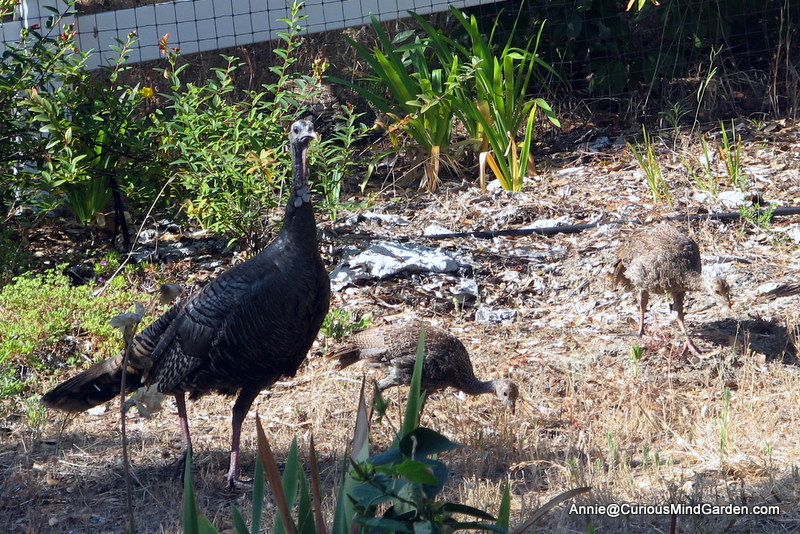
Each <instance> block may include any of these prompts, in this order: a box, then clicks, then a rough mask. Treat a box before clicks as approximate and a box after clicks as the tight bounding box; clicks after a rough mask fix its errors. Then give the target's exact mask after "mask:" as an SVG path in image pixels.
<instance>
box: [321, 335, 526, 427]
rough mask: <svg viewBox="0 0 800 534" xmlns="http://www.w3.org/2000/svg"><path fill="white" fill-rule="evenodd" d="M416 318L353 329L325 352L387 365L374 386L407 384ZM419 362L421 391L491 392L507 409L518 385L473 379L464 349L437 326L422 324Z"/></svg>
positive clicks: (344, 360)
mask: <svg viewBox="0 0 800 534" xmlns="http://www.w3.org/2000/svg"><path fill="white" fill-rule="evenodd" d="M420 326H421V323H419V322H416V321H410V322H403V323H398V324H391V325H386V326H378V327H373V328H368V329H366V330H362V331H361V332H357V333H355V334H353V335H352V336H350V337H349V338H348V339H347V342H346V343H345V344H343V345H341V346H339V347H338V348H336V349H335V350H334V351H332V353H331V354H330V356H331V357H333V358H337V359H338V360H339V365H340V367H347V366H348V365H351V364H353V363H355V362H357V361H359V360H367V361H369V362H370V363H371V364H373V365H379V366H381V367H385V368H387V369H388V371H389V374H388V376H387V377H385V378H383V379H381V380H378V382H377V384H378V389H380V390H381V391H383V390H384V389H386V388H389V387H392V386H398V385H404V384H406V385H407V384H410V383H411V376H412V374H413V372H414V363H415V362H416V354H417V345H418V343H419V331H420ZM424 326H425V362H424V365H423V369H422V387H423V388H424V389H427V390H435V389H442V388H445V387H448V386H449V387H453V388H456V389H459V390H461V391H463V392H464V393H468V394H471V395H477V394H481V393H494V394H495V395H496V396H497V397H498V398H499V399H500V400H502V401H503V402H505V403H506V404H508V405H509V406H510V407H511V409H512V411H513V409H514V406H515V404H516V400H517V397H518V396H519V390H518V388H517V386H516V384H514V383H513V382H511V381H509V380H505V379H501V380H486V381H483V380H479V379H478V378H477V377H476V376H475V373H474V371H473V368H472V362H471V361H470V358H469V353H468V352H467V349H466V348H465V347H464V344H463V343H461V341H460V340H459V339H458V338H457V337H456V336H454V335H453V334H451V333H450V332H448V331H447V330H444V329H442V328H438V327H435V326H431V325H428V324H425V325H424Z"/></svg>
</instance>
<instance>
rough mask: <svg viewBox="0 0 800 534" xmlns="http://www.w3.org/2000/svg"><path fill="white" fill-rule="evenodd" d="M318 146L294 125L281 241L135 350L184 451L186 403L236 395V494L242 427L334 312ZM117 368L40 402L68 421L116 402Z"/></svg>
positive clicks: (116, 363) (138, 380)
mask: <svg viewBox="0 0 800 534" xmlns="http://www.w3.org/2000/svg"><path fill="white" fill-rule="evenodd" d="M314 137H316V134H315V133H314V127H313V125H312V124H311V123H310V122H308V121H297V122H295V123H294V124H292V126H291V130H290V134H289V139H290V146H291V149H292V161H293V173H294V188H293V191H292V195H291V196H290V198H289V202H288V203H287V206H286V212H285V216H284V222H283V227H282V229H281V232H280V234H279V235H278V237H277V238H276V239H275V240H274V241H273V242H272V243H270V245H269V246H268V247H267V248H266V249H265V250H263V251H262V252H260V253H259V254H257V255H256V256H254V257H253V258H251V259H250V260H248V261H246V262H244V263H241V264H239V265H236V266H234V267H232V268H231V269H229V270H228V271H226V272H224V273H222V274H221V275H220V276H219V277H217V278H216V279H215V280H213V281H212V282H210V283H209V284H208V285H206V286H205V287H203V289H202V290H201V291H199V292H197V293H196V294H194V295H193V296H191V297H189V298H187V299H186V300H185V301H183V302H181V303H179V304H177V305H175V306H173V307H172V308H171V309H170V310H169V311H167V312H166V313H165V314H164V315H163V316H162V317H161V318H160V319H159V320H157V321H156V322H155V323H153V324H152V325H150V326H149V327H147V328H146V329H144V330H143V331H142V332H141V333H140V334H139V335H137V336H136V338H135V339H134V341H133V346H132V352H133V355H134V356H136V358H135V359H134V361H140V362H147V365H142V366H141V368H139V369H132V371H133V373H132V374H131V376H130V377H129V379H128V380H129V383H132V385H133V386H138V385H141V384H145V385H157V387H158V390H159V391H160V392H162V393H169V394H173V395H175V398H176V402H177V403H178V413H179V416H180V417H181V422H182V427H183V428H184V445H185V447H186V448H188V447H189V446H190V440H189V435H188V425H187V424H185V423H186V421H185V418H186V413H185V406H184V395H185V394H186V393H188V394H189V396H190V398H196V397H199V396H200V395H203V394H205V393H208V392H212V391H216V392H219V393H224V394H237V393H238V397H237V400H236V403H235V405H234V408H233V418H232V427H233V435H232V446H231V465H230V470H229V472H228V482H229V483H230V484H233V482H234V479H235V478H236V477H237V475H238V448H239V432H240V428H241V423H242V420H243V419H244V417H245V415H246V414H247V411H248V410H249V408H250V406H251V404H252V402H253V400H254V399H255V397H256V395H258V393H259V392H260V391H261V390H262V389H264V388H266V387H269V386H270V385H272V384H273V383H274V382H275V381H276V380H277V379H278V378H280V377H282V376H292V375H294V374H295V372H296V371H297V368H298V367H299V366H300V364H301V363H302V362H303V360H304V359H305V357H306V353H307V352H308V350H309V348H310V347H311V344H312V343H313V341H314V338H315V337H316V335H317V332H318V331H319V328H320V326H321V324H322V320H323V319H324V318H325V315H326V313H327V311H328V304H329V299H330V282H329V278H328V273H327V271H326V270H325V267H324V265H323V263H322V259H321V258H320V255H319V250H318V247H317V235H316V224H315V221H314V212H313V209H312V207H311V202H310V198H309V195H310V193H309V185H308V176H307V163H306V150H307V147H308V143H309V142H310V140H311V139H313V138H314ZM120 366H121V358H120V357H114V358H111V359H109V360H106V361H105V362H102V363H99V364H97V365H95V366H94V367H92V368H90V369H89V370H87V371H85V372H83V373H81V374H80V375H78V376H76V377H74V378H72V379H70V380H68V381H66V382H64V383H63V384H61V385H60V386H58V387H56V388H55V389H53V390H52V391H50V392H49V393H47V394H46V395H45V396H44V397H43V398H42V401H43V402H44V403H45V404H46V405H47V406H50V407H54V408H59V409H62V410H67V411H76V410H85V409H87V408H89V407H91V406H93V405H96V404H99V403H101V402H105V401H106V400H109V399H110V398H111V397H113V396H114V395H116V394H118V393H119V380H118V378H116V377H117V376H118V374H119V368H120ZM115 380H116V382H115ZM115 383H116V390H115V389H114V384H115Z"/></svg>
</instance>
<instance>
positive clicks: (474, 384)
mask: <svg viewBox="0 0 800 534" xmlns="http://www.w3.org/2000/svg"><path fill="white" fill-rule="evenodd" d="M458 389H460V390H461V391H463V392H464V393H466V394H467V395H480V394H481V393H492V392H493V391H494V380H478V379H477V378H475V377H474V376H473V377H472V378H471V379H469V380H466V381H465V382H464V383H463V384H460V385H459V388H458Z"/></svg>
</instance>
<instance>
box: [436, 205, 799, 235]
mask: <svg viewBox="0 0 800 534" xmlns="http://www.w3.org/2000/svg"><path fill="white" fill-rule="evenodd" d="M768 211H769V210H768V209H760V210H758V211H757V212H756V215H757V216H760V215H763V214H764V213H767V212H768ZM787 215H800V207H790V208H776V209H775V210H773V211H772V215H771V218H774V217H783V216H787ZM741 218H742V214H741V213H739V212H738V211H734V212H728V213H697V214H694V215H689V214H685V215H673V216H672V217H665V218H663V219H658V220H655V221H652V222H661V221H735V220H738V219H741ZM625 224H647V223H645V222H644V221H642V220H641V219H631V220H628V221H598V222H593V223H588V224H566V225H564V226H548V227H545V228H512V229H508V230H493V231H489V232H483V231H479V230H478V231H473V232H452V233H447V234H432V235H423V236H422V237H424V238H427V239H446V238H449V237H479V238H482V239H492V238H495V237H500V236H519V235H530V234H539V235H555V234H576V233H578V232H582V231H584V230H589V229H590V228H596V227H598V226H601V225H608V226H621V225H625Z"/></svg>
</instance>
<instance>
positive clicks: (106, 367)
mask: <svg viewBox="0 0 800 534" xmlns="http://www.w3.org/2000/svg"><path fill="white" fill-rule="evenodd" d="M122 361H123V355H122V354H118V355H117V356H114V357H113V358H109V359H107V360H105V361H102V362H100V363H96V364H94V365H93V366H91V367H90V368H88V369H87V370H85V371H84V372H82V373H80V374H78V375H76V376H74V377H72V378H70V379H69V380H67V381H66V382H63V383H61V384H59V385H58V386H56V387H55V388H53V389H51V390H50V391H48V392H47V393H46V394H45V395H44V396H43V397H42V404H44V405H45V406H47V407H48V408H56V409H58V410H63V411H65V412H83V411H86V410H88V409H89V408H92V407H94V406H97V405H99V404H103V403H104V402H107V401H109V400H111V399H113V398H114V397H116V396H117V395H119V390H120V379H121V378H122ZM127 382H128V385H129V386H130V388H131V389H133V388H138V387H140V386H141V385H142V377H141V376H140V375H138V374H136V373H135V372H134V373H129V374H128V379H127Z"/></svg>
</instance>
